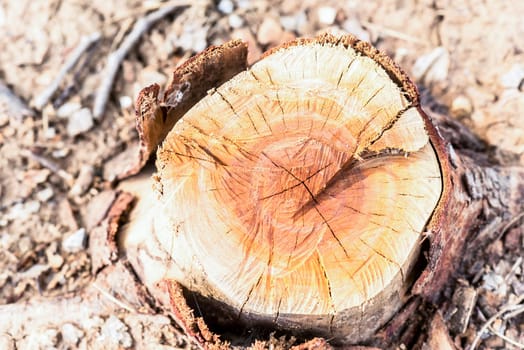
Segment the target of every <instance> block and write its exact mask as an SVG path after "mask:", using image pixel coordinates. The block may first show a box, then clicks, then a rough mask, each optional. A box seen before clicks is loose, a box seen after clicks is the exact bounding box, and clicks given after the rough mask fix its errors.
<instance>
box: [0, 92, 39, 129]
mask: <svg viewBox="0 0 524 350" xmlns="http://www.w3.org/2000/svg"><path fill="white" fill-rule="evenodd" d="M0 112H2V113H3V112H5V113H6V114H7V115H8V116H9V118H13V119H15V120H16V121H19V122H20V121H22V119H23V118H24V117H26V116H31V115H33V114H34V113H33V111H32V110H31V109H30V108H29V107H27V105H26V104H25V103H24V101H22V100H21V99H20V98H19V97H18V96H16V95H15V94H14V93H13V92H12V91H11V90H10V89H9V88H8V87H7V86H5V85H4V84H2V83H1V82H0Z"/></svg>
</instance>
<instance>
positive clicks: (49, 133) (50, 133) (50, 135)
mask: <svg viewBox="0 0 524 350" xmlns="http://www.w3.org/2000/svg"><path fill="white" fill-rule="evenodd" d="M55 136H56V129H55V128H53V127H48V128H47V129H46V130H45V134H44V137H45V138H46V139H47V140H49V139H52V138H53V137H55Z"/></svg>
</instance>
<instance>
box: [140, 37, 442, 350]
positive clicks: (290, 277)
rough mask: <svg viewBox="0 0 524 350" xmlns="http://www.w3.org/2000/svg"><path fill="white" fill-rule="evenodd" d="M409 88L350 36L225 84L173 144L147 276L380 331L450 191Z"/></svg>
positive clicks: (258, 312) (145, 261)
mask: <svg viewBox="0 0 524 350" xmlns="http://www.w3.org/2000/svg"><path fill="white" fill-rule="evenodd" d="M409 93H410V92H409V91H406V89H405V88H404V86H402V84H399V83H398V82H395V81H393V80H392V79H391V77H390V73H389V72H388V71H387V70H386V69H385V68H384V67H383V66H382V65H380V64H379V63H378V62H377V61H376V60H374V59H372V58H370V57H368V56H365V55H362V54H361V53H360V52H359V51H357V50H355V49H353V48H351V47H348V46H347V45H344V44H343V43H340V42H335V41H333V42H314V41H310V42H308V41H304V42H298V43H297V44H295V45H291V46H289V47H283V48H281V49H279V50H277V51H275V52H272V53H270V54H269V55H267V56H266V57H265V58H264V59H263V60H261V61H260V62H258V63H257V64H255V65H254V66H253V67H251V68H250V69H249V70H247V71H245V72H242V73H240V74H238V75H237V76H235V77H234V78H233V79H231V80H230V81H229V82H227V83H226V84H224V85H222V86H220V87H219V88H217V89H216V90H213V91H211V92H210V93H209V95H208V96H207V97H206V98H204V99H203V100H201V101H200V102H199V103H197V104H196V105H195V106H194V107H193V108H192V109H191V110H190V111H189V112H188V113H186V115H185V116H184V117H183V118H182V119H181V120H180V121H179V122H178V123H177V124H176V125H175V126H174V128H173V130H172V131H171V132H170V133H169V134H168V136H167V138H166V139H165V141H164V143H163V145H162V147H161V149H160V150H159V152H158V161H157V168H158V183H157V188H158V192H159V194H160V196H159V201H158V202H157V203H156V204H155V203H154V204H147V205H145V206H144V209H143V212H142V214H140V215H138V216H139V217H141V218H142V220H141V222H143V223H144V224H143V225H145V226H142V227H141V228H140V229H137V231H141V232H150V231H153V232H154V236H153V237H154V239H149V240H148V241H146V243H141V244H145V245H148V246H149V248H148V249H141V251H140V254H141V255H142V257H141V259H142V261H141V265H142V266H144V269H145V271H144V275H145V276H146V277H145V278H146V279H147V280H149V281H150V283H154V281H158V280H161V279H175V280H177V281H179V282H180V283H182V284H183V285H184V286H186V287H187V288H189V289H190V290H193V291H196V292H198V293H200V294H201V295H203V296H205V297H209V298H212V299H214V300H217V301H218V302H220V303H223V304H225V305H228V308H229V309H230V311H231V312H233V313H237V314H238V315H239V317H241V318H245V319H247V320H248V321H250V322H255V323H257V322H266V323H267V322H269V323H273V324H275V325H277V326H280V327H284V328H300V329H301V331H313V332H314V333H317V334H321V335H325V336H329V337H337V338H340V339H341V340H342V341H343V342H353V341H358V340H359V339H364V338H365V337H367V336H369V334H371V333H372V332H373V331H374V330H375V329H377V328H378V327H379V326H381V325H382V324H383V323H384V322H385V321H387V319H388V318H389V317H391V315H392V314H393V313H394V312H395V311H397V309H398V308H399V307H400V306H401V304H402V301H403V295H404V294H405V292H406V289H407V288H409V285H408V283H407V282H408V281H407V276H408V274H409V272H410V269H411V267H412V265H413V262H414V259H415V258H416V256H417V253H418V250H419V243H420V240H421V233H422V231H423V230H424V226H425V224H426V222H427V220H428V219H429V218H430V216H431V213H432V211H433V210H434V208H435V206H436V204H437V202H438V200H439V197H440V192H441V175H440V169H439V163H438V161H437V158H436V155H435V152H434V150H433V147H432V145H431V143H430V141H429V137H428V134H427V132H426V130H425V121H424V119H423V117H422V116H421V115H420V112H419V109H418V108H417V106H416V105H415V103H416V101H414V99H413V98H411V96H410V95H409ZM153 202H154V201H153ZM152 205H153V206H154V209H153V210H151V206H152ZM139 212H140V210H139ZM145 217H150V219H148V220H150V221H148V220H146V219H144V218H145ZM133 221H134V220H132V222H133ZM138 221H140V220H138ZM135 226H136V227H139V226H140V225H139V224H136V223H135ZM135 239H136V238H135ZM138 241H140V240H139V239H138ZM155 247H156V248H155ZM159 247H160V248H159ZM159 251H160V252H162V253H161V254H163V255H165V256H168V257H169V258H162V259H159V257H158V254H160V253H159ZM146 252H149V253H146ZM151 252H155V253H151ZM160 260H162V261H164V265H162V266H158V263H156V264H155V261H160ZM168 260H169V263H167V264H166V263H165V261H168ZM147 266H155V267H153V268H151V267H147ZM146 282H147V281H146ZM364 310H366V311H371V312H369V316H368V315H367V314H368V312H366V316H364Z"/></svg>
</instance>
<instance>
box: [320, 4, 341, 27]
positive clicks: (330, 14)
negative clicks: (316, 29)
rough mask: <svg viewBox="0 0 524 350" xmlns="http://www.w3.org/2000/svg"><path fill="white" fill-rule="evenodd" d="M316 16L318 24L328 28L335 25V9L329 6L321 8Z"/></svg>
mask: <svg viewBox="0 0 524 350" xmlns="http://www.w3.org/2000/svg"><path fill="white" fill-rule="evenodd" d="M317 15H318V21H319V23H321V24H324V25H327V26H330V25H332V24H333V23H335V18H337V9H336V8H334V7H331V6H321V7H319V8H318V10H317Z"/></svg>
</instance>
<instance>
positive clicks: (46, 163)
mask: <svg viewBox="0 0 524 350" xmlns="http://www.w3.org/2000/svg"><path fill="white" fill-rule="evenodd" d="M20 154H21V155H22V156H24V157H28V158H31V159H33V160H35V161H36V162H37V163H39V164H40V165H41V166H43V167H44V168H47V169H49V170H51V171H52V172H53V173H55V174H57V175H58V176H60V177H61V178H62V179H63V180H64V181H65V182H66V184H67V185H68V186H71V185H72V183H73V181H74V177H73V176H72V175H71V174H69V173H68V172H67V171H65V170H64V169H62V168H60V166H59V165H58V164H56V163H55V162H53V161H52V160H50V159H47V158H45V157H43V156H41V155H38V154H36V153H34V152H31V151H29V150H22V151H21V152H20Z"/></svg>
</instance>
